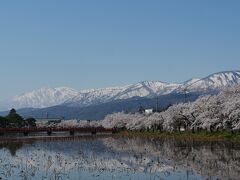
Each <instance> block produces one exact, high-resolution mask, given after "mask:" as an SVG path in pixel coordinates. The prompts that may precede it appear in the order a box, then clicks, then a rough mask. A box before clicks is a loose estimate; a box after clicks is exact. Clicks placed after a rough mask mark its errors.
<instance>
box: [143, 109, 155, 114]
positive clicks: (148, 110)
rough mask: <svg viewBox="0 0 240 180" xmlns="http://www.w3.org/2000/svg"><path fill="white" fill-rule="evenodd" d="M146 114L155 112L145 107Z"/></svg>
mask: <svg viewBox="0 0 240 180" xmlns="http://www.w3.org/2000/svg"><path fill="white" fill-rule="evenodd" d="M144 113H145V114H147V115H148V114H152V113H153V109H145V111H144Z"/></svg>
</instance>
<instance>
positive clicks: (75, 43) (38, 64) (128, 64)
mask: <svg viewBox="0 0 240 180" xmlns="http://www.w3.org/2000/svg"><path fill="white" fill-rule="evenodd" d="M239 8H240V1H238V0H235V1H234V0H225V1H222V0H211V1H209V0H200V1H197V0H188V1H187V0H181V1H179V0H175V1H174V0H155V1H154V0H121V1H117V0H101V1H100V0H95V1H94V0H85V1H80V0H71V1H68V0H41V1H32V0H29V1H27V0H21V1H19V0H15V1H8V0H5V1H0V62H1V64H0V69H1V71H0V83H1V94H0V99H2V98H6V97H10V96H12V95H16V94H19V93H23V92H25V91H30V90H34V89H38V88H40V87H48V86H50V87H58V86H69V87H73V88H76V89H85V88H98V87H107V86H115V85H123V84H128V83H135V82H139V81H143V80H162V81H167V82H182V81H185V80H187V79H189V78H191V77H203V76H206V75H208V74H211V73H213V72H218V71H222V70H235V69H240V68H239V64H240V58H239V57H240V35H239V33H240V21H239V19H240V10H239Z"/></svg>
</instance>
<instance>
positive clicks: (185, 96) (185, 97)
mask: <svg viewBox="0 0 240 180" xmlns="http://www.w3.org/2000/svg"><path fill="white" fill-rule="evenodd" d="M184 102H185V103H186V102H187V88H184Z"/></svg>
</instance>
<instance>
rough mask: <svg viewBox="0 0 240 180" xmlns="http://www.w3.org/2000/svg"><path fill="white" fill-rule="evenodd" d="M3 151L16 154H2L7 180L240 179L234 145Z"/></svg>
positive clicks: (31, 144) (25, 144)
mask: <svg viewBox="0 0 240 180" xmlns="http://www.w3.org/2000/svg"><path fill="white" fill-rule="evenodd" d="M3 147H4V148H6V149H9V148H10V149H11V150H10V149H9V151H10V152H11V154H12V155H14V156H9V152H8V151H7V150H5V149H1V150H0V174H1V173H5V174H4V176H5V177H6V179H8V177H10V176H11V177H13V176H19V177H22V178H28V179H31V178H32V179H42V178H46V179H51V178H52V179H54V178H55V179H61V178H62V179H66V178H68V177H72V174H75V175H76V172H79V174H81V171H82V172H83V171H84V172H89V173H90V174H91V175H94V176H95V177H96V179H97V178H98V176H101V175H102V174H107V173H112V172H113V173H115V172H121V173H125V174H128V175H129V174H130V175H131V174H135V173H138V172H142V173H145V174H147V175H153V176H152V177H156V178H157V179H160V177H165V178H167V177H170V176H171V175H172V174H174V173H177V172H178V171H181V172H185V174H186V176H185V177H188V176H189V177H191V176H194V175H195V174H196V173H198V174H201V175H202V176H207V177H212V176H215V175H216V176H219V177H221V178H223V179H228V178H229V179H236V178H237V177H239V174H240V146H239V144H236V143H231V142H202V141H189V140H183V139H174V138H143V137H136V138H129V137H123V138H121V137H101V138H93V137H88V138H87V137H84V138H72V137H71V138H70V139H69V138H63V139H55V138H51V139H50V141H49V139H48V140H43V141H30V140H28V141H16V142H11V143H9V142H4V143H1V144H0V148H3ZM18 149H19V150H18ZM17 150H18V151H17ZM16 151H17V153H16ZM6 172H9V173H6ZM160 173H162V174H164V176H162V174H161V175H160ZM79 174H77V176H78V175H79ZM73 179H74V178H73ZM100 179H104V178H100ZM133 179H134V178H133ZM153 179H154V178H153ZM190 179H191V178H190ZM213 179H214V178H213Z"/></svg>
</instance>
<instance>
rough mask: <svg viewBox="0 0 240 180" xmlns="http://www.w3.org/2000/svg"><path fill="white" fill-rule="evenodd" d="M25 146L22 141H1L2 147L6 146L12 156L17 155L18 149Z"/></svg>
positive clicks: (0, 147) (0, 145)
mask: <svg viewBox="0 0 240 180" xmlns="http://www.w3.org/2000/svg"><path fill="white" fill-rule="evenodd" d="M22 146H23V143H22V142H13V143H12V142H3V143H2V142H0V149H2V148H6V149H8V150H9V152H10V154H11V155H12V156H15V155H16V151H17V150H18V149H20V148H21V147H22Z"/></svg>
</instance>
